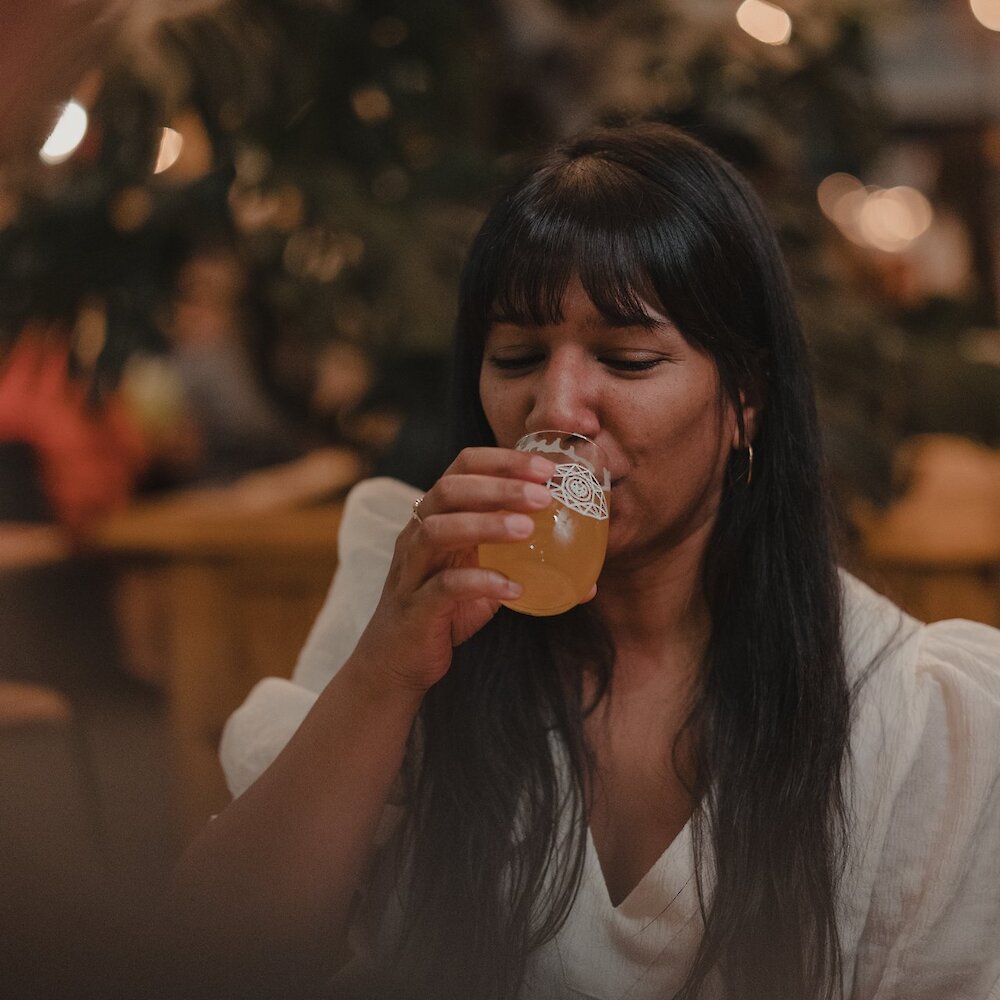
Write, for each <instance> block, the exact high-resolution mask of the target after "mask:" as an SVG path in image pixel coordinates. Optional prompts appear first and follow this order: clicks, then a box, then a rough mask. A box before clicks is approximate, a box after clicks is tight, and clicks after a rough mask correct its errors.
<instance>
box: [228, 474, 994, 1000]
mask: <svg viewBox="0 0 1000 1000" xmlns="http://www.w3.org/2000/svg"><path fill="white" fill-rule="evenodd" d="M418 495H419V494H418V493H417V491H416V490H414V489H412V488H411V487H409V486H406V485H405V484H402V483H399V482H397V481H395V480H389V479H374V480H368V481H366V482H364V483H362V484H360V485H359V486H358V487H356V488H355V489H354V490H353V491H352V493H351V494H350V496H349V497H348V500H347V503H346V506H345V512H344V517H343V520H342V522H341V528H340V543H339V553H340V566H339V569H338V571H337V574H336V576H335V578H334V581H333V584H332V586H331V589H330V593H329V595H328V597H327V601H326V604H325V605H324V607H323V609H322V611H321V612H320V615H319V617H318V619H317V621H316V624H315V626H314V628H313V630H312V633H311V634H310V636H309V639H308V640H307V642H306V645H305V647H304V649H303V651H302V654H301V656H300V658H299V661H298V664H297V666H296V669H295V672H294V674H293V676H292V679H291V680H283V679H278V678H269V679H267V680H264V681H261V682H260V683H259V684H258V685H257V686H256V687H255V688H254V690H253V691H252V692H251V693H250V695H249V696H248V698H247V700H246V701H245V703H244V704H243V706H242V707H241V708H240V709H238V710H237V712H236V713H235V714H234V715H233V716H232V717H231V719H230V720H229V722H228V723H227V725H226V728H225V731H224V733H223V739H222V744H221V751H220V753H221V758H222V763H223V768H224V770H225V772H226V776H227V779H228V782H229V786H230V790H231V791H232V792H233V794H234V795H238V794H240V793H241V792H242V791H243V790H244V789H246V788H247V787H249V785H250V784H252V782H253V781H254V780H256V778H257V776H258V775H259V774H260V773H261V772H262V771H263V770H264V769H265V768H266V767H267V766H268V765H269V764H270V762H271V761H272V760H273V759H274V758H275V757H276V756H277V754H278V753H279V752H280V751H281V749H282V748H283V747H284V745H285V743H287V741H288V739H289V738H290V737H291V735H292V733H293V732H294V731H295V729H296V728H297V727H298V725H299V724H300V723H301V721H302V719H303V718H304V717H305V715H306V713H307V712H308V711H309V709H310V708H311V706H312V704H313V702H314V701H315V699H316V697H317V694H318V692H319V691H321V690H322V689H323V687H324V686H325V684H326V683H327V682H328V681H329V679H330V677H332V676H333V674H334V673H335V672H336V671H337V670H338V669H339V667H340V665H341V664H342V663H343V662H344V661H345V660H346V659H347V657H348V656H349V655H350V653H351V652H352V651H353V649H354V646H355V644H356V643H357V640H358V637H359V636H360V634H361V632H362V631H363V629H364V627H365V625H366V624H367V622H368V620H369V619H370V617H371V614H372V612H373V610H374V608H375V605H376V604H377V602H378V598H379V594H380V593H381V589H382V585H383V583H384V580H385V576H386V573H387V570H388V567H389V563H390V561H391V559H392V553H393V546H394V543H395V539H396V536H397V535H398V533H399V531H400V530H401V529H402V527H403V526H404V525H405V523H406V520H407V519H408V517H409V516H410V510H411V504H412V501H413V500H414V499H415V497H416V496H418ZM841 581H842V589H843V597H844V633H843V645H844V654H845V660H846V662H847V665H848V673H849V679H855V678H857V677H858V675H859V674H860V672H861V671H862V670H864V669H865V667H866V666H868V665H869V664H871V663H872V662H873V661H875V660H876V658H877V660H878V669H877V670H874V671H873V672H872V674H871V676H870V679H869V680H868V681H866V683H865V684H864V685H862V686H861V687H860V689H859V694H858V695H857V699H856V701H855V705H854V712H853V719H852V732H851V747H850V750H851V763H850V767H849V770H848V775H847V793H848V800H849V806H850V809H851V812H852V815H853V817H854V819H853V822H852V824H851V828H850V832H851V843H850V844H849V845H848V846H849V862H848V868H847V872H846V875H845V878H844V881H843V883H842V885H841V887H840V893H839V900H840V902H839V906H838V921H837V923H838V931H839V936H840V941H841V948H842V952H843V956H844V969H845V979H846V982H845V996H846V997H848V998H850V1000H943V998H946V997H947V998H952V997H955V998H957V997H962V998H963V1000H1000V632H998V631H997V630H996V629H992V628H989V627H987V626H985V625H979V624H976V623H972V622H965V621H950V622H938V623H935V624H933V625H923V624H921V623H920V622H917V621H915V620H914V619H912V618H910V617H909V616H907V615H905V614H904V613H903V612H901V611H900V610H899V609H898V608H896V607H895V606H894V605H893V604H892V603H891V602H889V601H887V600H886V599H885V598H883V597H881V596H879V595H878V594H876V593H875V592H874V591H872V590H870V589H869V588H868V587H866V586H865V585H864V584H862V583H860V582H859V581H858V580H856V579H854V578H853V577H851V576H850V575H848V574H846V573H842V574H841ZM401 816H402V808H401V807H400V806H396V805H390V806H387V808H386V811H385V814H384V816H383V821H382V824H381V826H380V830H379V834H378V836H377V839H378V841H379V843H380V844H385V843H387V842H388V841H389V839H390V838H391V835H392V832H393V830H394V829H395V828H396V827H397V825H398V823H399V821H400V818H401ZM703 864H704V865H706V866H707V868H703V869H702V870H701V872H700V875H701V880H702V886H703V889H704V891H705V900H706V904H708V903H709V902H710V899H711V893H712V890H713V875H712V871H711V870H710V869H711V859H710V858H708V859H703ZM390 867H393V866H390V865H384V866H383V867H382V869H376V870H375V871H374V872H373V874H372V877H371V880H370V883H369V885H368V887H367V893H366V899H365V903H364V904H363V905H362V907H361V908H360V909H359V912H358V916H357V918H356V920H355V923H354V925H353V926H352V928H351V934H350V939H351V945H352V950H353V951H354V954H355V958H354V960H353V961H352V962H351V963H350V964H349V965H348V967H347V968H346V969H345V970H344V972H343V976H344V977H345V978H347V979H350V978H351V977H356V978H358V979H363V977H364V975H365V969H366V968H369V967H371V966H375V967H377V965H378V962H379V956H380V955H384V954H386V953H387V948H388V946H389V944H390V942H391V940H392V937H393V934H394V928H395V927H397V926H398V916H399V914H398V899H399V892H400V887H399V886H395V885H393V884H392V883H391V882H390V880H389V873H388V869H389V868H390ZM393 871H395V868H394V867H393ZM703 930H704V925H703V920H702V915H701V907H700V904H699V898H698V890H697V880H696V872H695V859H694V853H693V848H692V836H691V824H690V822H689V823H688V824H687V825H686V826H684V827H683V828H682V830H681V831H680V833H679V834H678V835H677V836H676V837H675V838H674V840H673V842H672V843H671V844H670V845H669V846H668V847H667V849H666V850H665V851H664V852H663V854H662V855H661V856H660V857H659V859H658V860H657V861H656V862H655V863H654V864H653V866H652V868H650V870H649V871H648V872H646V874H645V875H644V876H643V877H642V879H641V880H640V881H639V882H638V884H637V885H636V886H635V887H634V888H633V889H632V891H631V892H630V893H629V894H628V896H627V897H626V898H625V899H624V900H622V901H621V903H620V904H619V905H618V906H612V904H611V900H610V898H609V895H608V890H607V885H606V882H605V880H604V874H603V872H602V871H601V866H600V862H599V860H598V856H597V852H596V850H595V847H594V842H593V838H592V837H591V836H590V835H589V831H588V836H587V841H586V856H585V859H584V869H583V876H582V881H581V883H580V887H579V891H578V893H577V895H576V897H575V899H574V901H573V905H572V907H571V909H570V912H569V914H568V917H567V919H566V922H565V923H564V925H563V926H562V927H561V929H560V930H559V932H558V933H557V934H556V935H555V937H554V938H553V939H552V940H550V941H548V942H547V943H546V944H544V945H542V946H541V947H540V948H539V949H537V950H536V951H535V952H534V953H533V954H532V955H531V956H530V957H529V961H528V969H527V976H526V979H525V982H524V986H523V989H522V993H521V998H522V1000H576V998H581V997H582V998H588V997H589V998H594V1000H662V998H664V997H669V996H672V995H673V993H674V992H676V990H677V988H678V987H679V986H680V985H681V983H682V982H683V980H684V978H685V975H686V972H687V970H688V969H689V968H690V966H691V963H692V961H693V958H694V956H695V953H696V951H697V948H698V944H699V942H700V940H701V936H702V933H703ZM706 997H707V998H713V1000H714V998H720V1000H721V998H723V997H724V993H723V992H722V990H721V987H720V986H719V984H718V983H717V982H715V981H711V982H710V983H709V984H708V990H707V993H706Z"/></svg>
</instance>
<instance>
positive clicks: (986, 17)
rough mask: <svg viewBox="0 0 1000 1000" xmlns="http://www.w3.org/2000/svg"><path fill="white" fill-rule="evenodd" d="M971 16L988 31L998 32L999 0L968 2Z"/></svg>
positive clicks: (999, 17) (973, 0) (999, 25)
mask: <svg viewBox="0 0 1000 1000" xmlns="http://www.w3.org/2000/svg"><path fill="white" fill-rule="evenodd" d="M969 6H970V7H971V8H972V16H973V17H974V18H975V19H976V20H977V21H978V22H979V23H980V24H981V25H982V26H983V27H984V28H989V29H990V31H1000V0H969Z"/></svg>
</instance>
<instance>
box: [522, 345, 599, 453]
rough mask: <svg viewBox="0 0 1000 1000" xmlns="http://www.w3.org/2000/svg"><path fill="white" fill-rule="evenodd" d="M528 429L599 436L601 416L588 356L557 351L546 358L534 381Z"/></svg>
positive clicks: (527, 421) (527, 422) (526, 425)
mask: <svg viewBox="0 0 1000 1000" xmlns="http://www.w3.org/2000/svg"><path fill="white" fill-rule="evenodd" d="M531 402H532V405H531V410H530V411H529V413H528V418H527V420H526V421H525V431H526V432H527V433H529V434H530V433H532V432H533V431H544V430H562V431H575V432H576V433H577V434H583V435H585V436H586V437H590V438H592V437H594V436H596V434H597V432H598V430H599V429H600V426H601V424H600V419H599V417H598V413H597V406H596V402H597V399H596V386H595V385H594V380H593V377H592V374H591V373H590V371H589V369H588V366H587V364H586V360H585V359H583V358H577V357H575V356H571V355H569V354H565V355H564V354H560V353H559V352H558V351H556V352H553V354H552V355H551V356H550V357H549V358H548V359H547V360H546V362H545V364H544V366H543V367H542V369H541V370H540V371H539V373H538V377H537V379H536V381H535V385H534V395H533V398H532V401H531Z"/></svg>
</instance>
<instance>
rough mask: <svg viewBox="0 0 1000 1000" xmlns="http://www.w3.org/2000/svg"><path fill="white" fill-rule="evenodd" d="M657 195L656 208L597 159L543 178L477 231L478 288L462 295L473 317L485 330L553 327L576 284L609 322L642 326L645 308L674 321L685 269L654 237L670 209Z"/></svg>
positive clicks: (636, 183)
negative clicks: (494, 325) (671, 306)
mask: <svg viewBox="0 0 1000 1000" xmlns="http://www.w3.org/2000/svg"><path fill="white" fill-rule="evenodd" d="M656 194H658V195H659V196H660V197H659V199H658V200H659V201H660V202H661V204H660V205H658V206H656V207H654V206H653V205H651V204H650V200H651V196H652V195H653V192H651V191H650V190H649V184H648V181H646V180H645V179H644V178H642V177H641V176H640V175H639V174H637V173H636V172H635V171H633V170H631V169H630V168H628V167H627V166H624V165H622V164H618V163H614V162H611V161H608V160H604V159H601V158H598V157H585V158H581V159H578V160H573V161H570V162H569V163H568V164H567V163H563V164H558V165H556V166H555V167H550V168H548V169H545V170H543V171H541V172H540V173H539V174H537V175H536V176H535V177H534V178H533V179H532V181H531V182H530V183H529V184H528V185H526V186H525V187H524V188H522V189H521V190H519V191H518V192H516V193H515V195H514V196H513V197H512V198H511V199H510V200H509V201H508V202H506V203H502V204H501V206H499V209H500V210H499V211H497V212H496V213H494V216H493V217H491V218H490V219H489V220H488V221H487V223H486V225H485V227H484V231H483V234H482V235H483V237H484V239H483V240H482V245H481V247H480V248H479V249H480V255H479V259H478V261H477V263H478V265H479V266H478V267H477V268H476V278H477V279H478V280H476V281H474V282H473V283H471V286H470V287H467V289H466V292H467V294H468V296H469V305H470V306H471V307H472V308H471V310H470V312H471V314H472V315H474V316H476V317H477V319H478V321H479V324H481V326H482V329H483V330H484V331H485V329H488V327H489V326H490V325H491V324H492V323H496V322H506V323H515V324H518V325H523V326H547V325H550V324H554V323H558V322H561V320H562V318H563V317H562V300H563V297H564V295H565V292H566V287H567V285H568V284H569V282H570V280H571V279H572V278H573V277H574V276H578V277H579V279H580V282H581V284H582V285H583V288H584V290H585V291H586V292H587V295H588V296H589V297H590V299H591V301H592V302H593V303H594V306H595V307H596V308H597V310H598V311H599V312H600V313H601V315H602V316H603V317H604V318H605V319H606V320H607V321H608V322H609V323H612V324H614V325H619V326H632V325H635V326H642V325H649V324H650V322H651V320H650V318H649V316H648V314H647V310H646V308H645V307H644V303H647V304H648V305H650V306H653V307H655V308H657V309H660V310H662V311H664V313H665V314H667V315H668V317H669V318H671V319H673V317H672V316H670V312H669V305H668V303H670V302H671V301H674V300H675V299H676V294H675V289H677V290H678V291H679V289H680V288H681V287H682V282H681V281H680V280H676V279H675V278H674V275H675V274H676V273H677V272H678V271H680V272H683V270H684V269H683V268H678V267H675V266H672V265H673V258H674V257H675V256H676V251H677V249H679V248H678V247H672V246H670V245H664V243H665V242H667V243H668V244H669V243H670V242H671V241H664V240H663V238H662V236H661V235H660V234H661V233H662V232H663V231H664V230H667V231H669V224H668V225H667V226H664V225H663V216H664V215H668V216H669V215H670V214H671V209H670V206H669V205H668V204H662V202H666V201H668V200H669V199H668V197H667V196H666V193H665V192H656ZM657 230H658V231H659V232H657ZM683 256H686V254H684V255H683ZM479 324H477V325H479Z"/></svg>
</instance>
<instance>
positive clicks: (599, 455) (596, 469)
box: [514, 427, 611, 492]
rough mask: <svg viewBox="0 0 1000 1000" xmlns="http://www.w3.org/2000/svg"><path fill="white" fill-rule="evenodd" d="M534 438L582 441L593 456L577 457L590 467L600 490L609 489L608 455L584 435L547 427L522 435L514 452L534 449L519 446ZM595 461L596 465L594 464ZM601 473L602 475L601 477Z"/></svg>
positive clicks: (609, 466) (609, 469)
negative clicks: (591, 450)
mask: <svg viewBox="0 0 1000 1000" xmlns="http://www.w3.org/2000/svg"><path fill="white" fill-rule="evenodd" d="M536 437H551V438H558V439H560V440H566V439H569V440H571V441H572V440H576V441H584V442H586V444H588V445H590V447H591V448H593V449H594V451H595V455H594V456H593V458H583V456H578V457H579V458H580V459H581V460H582V461H583V462H584V463H585V464H586V465H588V466H591V472H592V473H593V475H594V476H595V477H596V478H597V479H598V481H599V482H600V483H601V488H602V489H603V490H604V491H605V492H607V491H608V490H610V489H611V462H610V459H609V458H608V453H607V452H606V451H605V450H604V449H603V448H602V447H601V446H600V445H599V444H598V443H597V442H596V441H594V440H593V439H592V438H589V437H587V435H586V434H580V433H579V432H578V431H566V430H560V429H559V428H558V427H548V428H543V429H542V430H538V431H531V432H529V433H528V434H524V435H522V436H521V437H519V438H518V439H517V443H516V444H515V445H514V450H515V451H527V450H534V449H524V448H522V447H521V445H522V444H523V443H524V442H525V441H528V440H529V439H532V438H536ZM595 460H596V462H597V464H595ZM601 473H603V475H601Z"/></svg>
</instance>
